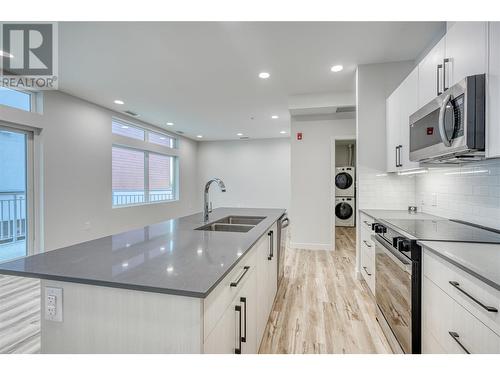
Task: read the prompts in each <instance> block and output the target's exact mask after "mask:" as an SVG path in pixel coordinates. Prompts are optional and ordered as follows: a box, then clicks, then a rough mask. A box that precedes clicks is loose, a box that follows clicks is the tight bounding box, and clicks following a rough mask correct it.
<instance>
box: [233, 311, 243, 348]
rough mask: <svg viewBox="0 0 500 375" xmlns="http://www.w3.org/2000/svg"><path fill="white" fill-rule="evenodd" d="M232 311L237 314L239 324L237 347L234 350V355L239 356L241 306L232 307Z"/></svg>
mask: <svg viewBox="0 0 500 375" xmlns="http://www.w3.org/2000/svg"><path fill="white" fill-rule="evenodd" d="M234 310H235V311H236V312H237V313H238V315H239V319H240V323H239V325H238V327H239V332H238V347H237V348H235V349H234V354H241V341H242V339H241V306H239V305H236V306H234Z"/></svg>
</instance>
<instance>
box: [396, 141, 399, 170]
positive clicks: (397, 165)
mask: <svg viewBox="0 0 500 375" xmlns="http://www.w3.org/2000/svg"><path fill="white" fill-rule="evenodd" d="M398 148H399V146H396V168H397V167H399V163H398Z"/></svg>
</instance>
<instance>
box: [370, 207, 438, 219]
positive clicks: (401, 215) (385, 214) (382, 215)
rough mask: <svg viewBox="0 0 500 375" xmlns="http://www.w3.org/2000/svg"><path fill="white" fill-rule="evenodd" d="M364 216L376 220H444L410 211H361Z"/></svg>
mask: <svg viewBox="0 0 500 375" xmlns="http://www.w3.org/2000/svg"><path fill="white" fill-rule="evenodd" d="M360 211H361V212H363V213H364V214H366V215H368V216H370V217H372V218H374V219H381V220H384V219H386V220H387V219H421V220H443V218H442V217H439V216H434V215H430V214H426V213H423V212H409V211H408V210H378V209H360Z"/></svg>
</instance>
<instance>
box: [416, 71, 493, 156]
mask: <svg viewBox="0 0 500 375" xmlns="http://www.w3.org/2000/svg"><path fill="white" fill-rule="evenodd" d="M485 78H486V77H485V75H484V74H479V75H475V76H469V77H467V78H465V79H463V80H462V81H460V82H459V83H457V84H456V85H454V86H452V87H450V88H449V89H448V90H446V91H445V92H444V93H442V94H441V95H439V96H438V97H437V98H435V99H434V100H432V101H431V102H430V103H428V104H426V105H425V106H423V107H422V108H420V109H419V110H418V111H417V112H415V113H414V114H413V115H411V116H410V124H409V125H410V160H411V161H419V162H423V163H462V162H465V161H472V160H478V159H483V158H484V144H485V115H486V113H485Z"/></svg>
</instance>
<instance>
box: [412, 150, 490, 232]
mask: <svg viewBox="0 0 500 375" xmlns="http://www.w3.org/2000/svg"><path fill="white" fill-rule="evenodd" d="M433 194H435V195H437V204H436V205H435V206H434V205H433V204H432V202H433V200H432V196H433ZM415 196H416V200H417V205H418V206H419V209H420V210H421V211H423V212H427V213H430V214H434V215H439V216H444V217H447V218H450V219H459V220H465V221H469V222H472V223H476V224H481V225H485V226H488V227H493V228H497V229H500V160H489V161H483V162H478V163H474V164H467V165H464V166H457V167H453V168H430V169H429V173H426V174H425V175H418V176H416V179H415Z"/></svg>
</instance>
